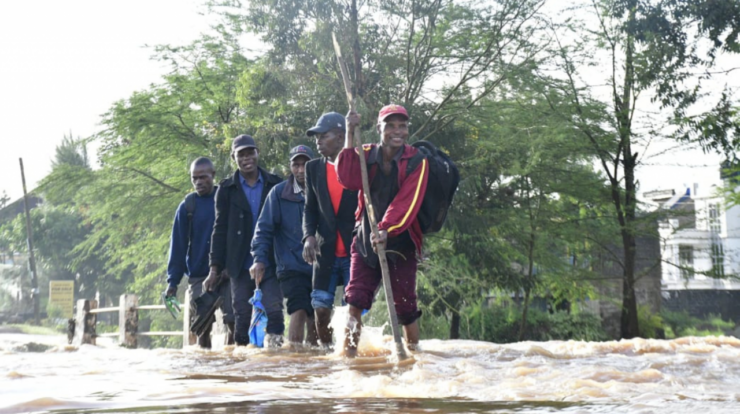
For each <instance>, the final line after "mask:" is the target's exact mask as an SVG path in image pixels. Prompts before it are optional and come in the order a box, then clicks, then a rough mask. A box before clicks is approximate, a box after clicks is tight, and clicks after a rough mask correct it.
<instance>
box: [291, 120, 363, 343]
mask: <svg viewBox="0 0 740 414" xmlns="http://www.w3.org/2000/svg"><path fill="white" fill-rule="evenodd" d="M345 129H346V128H345V117H344V116H343V115H341V114H338V113H336V112H329V113H326V114H324V115H321V117H320V118H319V120H318V121H317V122H316V126H314V127H313V128H311V129H309V130H308V131H306V135H308V136H309V137H314V138H315V139H316V147H317V148H318V150H319V153H320V154H321V155H322V157H321V159H318V160H313V161H310V162H309V163H308V164H306V209H305V211H304V214H303V243H304V244H303V257H304V259H305V260H306V262H308V263H310V264H313V292H311V304H312V305H313V308H314V312H315V313H316V329H317V331H318V335H319V340H320V341H321V344H322V346H324V347H327V348H330V347H331V346H332V336H333V333H332V330H331V328H330V327H329V322H330V321H331V310H332V308H333V307H334V292H335V291H336V288H337V286H338V285H339V284H343V285H344V286H347V283H348V282H349V268H350V257H349V248H350V246H351V243H352V231H353V229H354V226H355V210H356V209H357V191H351V190H346V189H344V188H342V186H341V185H340V184H339V181H337V173H336V170H335V167H334V161H335V160H336V158H337V155H339V152H340V151H341V150H342V148H343V146H344V134H345Z"/></svg>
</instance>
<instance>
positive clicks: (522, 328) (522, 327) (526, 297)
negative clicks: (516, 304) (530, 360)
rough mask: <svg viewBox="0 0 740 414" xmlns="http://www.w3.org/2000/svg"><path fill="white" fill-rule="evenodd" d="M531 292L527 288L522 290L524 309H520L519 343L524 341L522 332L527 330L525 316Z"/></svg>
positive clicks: (527, 311)
mask: <svg viewBox="0 0 740 414" xmlns="http://www.w3.org/2000/svg"><path fill="white" fill-rule="evenodd" d="M531 291H532V289H530V288H529V287H527V288H526V289H525V290H524V308H523V309H522V323H521V324H520V325H519V342H521V341H523V340H524V332H525V331H526V328H527V314H528V313H529V294H530V292H531Z"/></svg>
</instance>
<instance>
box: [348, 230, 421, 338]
mask: <svg viewBox="0 0 740 414" xmlns="http://www.w3.org/2000/svg"><path fill="white" fill-rule="evenodd" d="M401 253H402V254H403V255H404V256H406V258H405V259H404V258H403V257H400V256H398V255H395V256H396V257H394V259H395V260H388V270H389V271H390V278H391V288H392V289H393V301H394V302H395V305H396V314H397V315H398V322H399V323H400V324H401V325H408V324H411V323H413V322H414V321H415V320H417V319H419V316H421V312H420V311H419V310H418V308H417V307H416V252H415V251H414V249H413V248H412V249H410V250H408V251H404V252H401ZM390 255H394V253H390ZM351 258H352V264H351V266H350V276H349V284H348V285H347V287H346V288H345V290H344V300H345V302H347V303H349V304H350V305H352V306H355V307H357V308H360V309H370V307H371V306H372V304H373V296H375V291H376V290H377V289H378V286H380V282H381V281H382V277H383V275H382V271H381V270H380V264H378V268H377V269H373V268H372V267H370V266H368V265H367V264H366V263H365V260H363V258H362V254H360V252H359V251H357V239H356V238H355V240H353V241H352V249H351Z"/></svg>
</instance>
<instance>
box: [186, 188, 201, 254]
mask: <svg viewBox="0 0 740 414" xmlns="http://www.w3.org/2000/svg"><path fill="white" fill-rule="evenodd" d="M197 196H198V193H196V192H195V191H193V192H192V193H190V194H188V195H186V196H185V200H184V201H185V211H186V212H187V213H188V255H190V245H191V241H192V239H193V216H194V215H195V197H197Z"/></svg>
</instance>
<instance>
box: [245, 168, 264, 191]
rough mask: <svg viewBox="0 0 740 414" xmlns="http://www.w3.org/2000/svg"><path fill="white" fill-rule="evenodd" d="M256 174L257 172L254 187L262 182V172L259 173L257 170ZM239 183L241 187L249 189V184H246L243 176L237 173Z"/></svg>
mask: <svg viewBox="0 0 740 414" xmlns="http://www.w3.org/2000/svg"><path fill="white" fill-rule="evenodd" d="M257 172H258V174H257V182H255V183H254V185H257V183H261V182H263V180H262V171H259V170H258V171H257ZM239 182H241V183H242V185H245V186H247V187H251V186H250V185H249V184H248V183H247V180H246V179H245V178H244V176H243V175H242V174H241V173H239Z"/></svg>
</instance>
